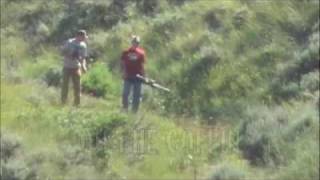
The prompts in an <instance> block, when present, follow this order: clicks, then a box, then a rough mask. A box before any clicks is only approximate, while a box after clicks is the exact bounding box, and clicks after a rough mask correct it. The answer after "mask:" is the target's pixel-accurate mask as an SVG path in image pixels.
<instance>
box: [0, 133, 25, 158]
mask: <svg viewBox="0 0 320 180" xmlns="http://www.w3.org/2000/svg"><path fill="white" fill-rule="evenodd" d="M0 135H1V136H0V138H1V161H7V160H8V159H9V158H12V157H14V156H15V153H16V152H17V151H18V150H19V149H20V148H21V139H20V138H19V137H18V136H16V135H14V134H10V133H8V132H7V131H6V130H5V129H1V134H0Z"/></svg>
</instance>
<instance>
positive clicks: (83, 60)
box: [79, 43, 88, 72]
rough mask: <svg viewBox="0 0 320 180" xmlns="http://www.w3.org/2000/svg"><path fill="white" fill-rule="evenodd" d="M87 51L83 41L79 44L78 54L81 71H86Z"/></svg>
mask: <svg viewBox="0 0 320 180" xmlns="http://www.w3.org/2000/svg"><path fill="white" fill-rule="evenodd" d="M87 55H88V52H87V45H86V44H85V43H83V44H81V49H80V54H79V62H80V64H81V70H82V71H83V72H87V63H86V58H87Z"/></svg>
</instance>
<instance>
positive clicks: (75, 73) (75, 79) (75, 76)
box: [61, 68, 81, 106]
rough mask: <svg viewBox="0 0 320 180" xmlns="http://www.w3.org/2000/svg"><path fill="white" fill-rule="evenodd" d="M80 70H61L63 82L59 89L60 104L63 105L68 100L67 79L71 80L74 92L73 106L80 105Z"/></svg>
mask: <svg viewBox="0 0 320 180" xmlns="http://www.w3.org/2000/svg"><path fill="white" fill-rule="evenodd" d="M80 76H81V69H80V68H74V69H73V68H63V80H62V88H61V102H62V104H65V103H66V101H67V98H68V89H69V79H70V78H71V80H72V83H73V92H74V105H75V106H77V105H79V104H80V93H81V86H80Z"/></svg>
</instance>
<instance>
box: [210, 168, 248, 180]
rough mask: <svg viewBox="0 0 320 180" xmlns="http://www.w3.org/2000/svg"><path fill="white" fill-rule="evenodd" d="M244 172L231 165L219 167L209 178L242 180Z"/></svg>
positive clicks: (213, 179)
mask: <svg viewBox="0 0 320 180" xmlns="http://www.w3.org/2000/svg"><path fill="white" fill-rule="evenodd" d="M245 178H246V173H245V172H244V171H243V170H241V169H239V168H237V167H234V166H232V165H224V166H222V167H219V168H218V169H217V170H216V171H215V172H214V173H213V174H212V175H211V177H210V180H243V179H245Z"/></svg>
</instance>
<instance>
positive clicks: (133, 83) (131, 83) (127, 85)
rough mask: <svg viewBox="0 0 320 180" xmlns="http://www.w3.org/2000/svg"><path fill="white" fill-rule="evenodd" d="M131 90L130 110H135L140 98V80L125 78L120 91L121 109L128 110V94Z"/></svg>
mask: <svg viewBox="0 0 320 180" xmlns="http://www.w3.org/2000/svg"><path fill="white" fill-rule="evenodd" d="M131 91H133V97H132V111H133V112H137V111H138V109H139V105H140V98H141V81H140V80H138V79H126V80H124V84H123V92H122V106H123V109H124V110H126V111H128V106H129V95H130V92H131Z"/></svg>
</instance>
